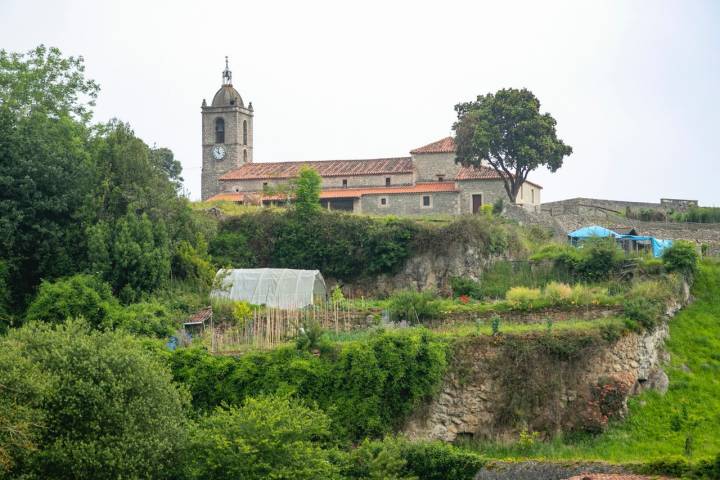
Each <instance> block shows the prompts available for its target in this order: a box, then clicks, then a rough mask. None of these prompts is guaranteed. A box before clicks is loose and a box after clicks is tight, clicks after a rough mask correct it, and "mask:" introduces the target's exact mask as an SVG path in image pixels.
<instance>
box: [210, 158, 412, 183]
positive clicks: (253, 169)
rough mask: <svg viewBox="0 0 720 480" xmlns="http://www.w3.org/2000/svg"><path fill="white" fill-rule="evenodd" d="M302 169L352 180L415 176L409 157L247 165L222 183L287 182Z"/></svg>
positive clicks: (227, 176) (224, 178)
mask: <svg viewBox="0 0 720 480" xmlns="http://www.w3.org/2000/svg"><path fill="white" fill-rule="evenodd" d="M302 166H309V167H312V168H314V169H315V170H317V172H318V173H319V174H320V176H322V177H349V176H353V175H391V174H398V173H412V171H413V165H412V159H411V158H410V157H397V158H375V159H370V160H319V161H312V162H267V163H246V164H245V165H243V166H242V167H240V168H238V169H237V170H232V171H230V172H228V173H226V174H225V175H223V176H222V177H220V180H250V179H257V180H260V179H273V178H277V179H287V178H294V177H297V175H298V171H299V170H300V167H302Z"/></svg>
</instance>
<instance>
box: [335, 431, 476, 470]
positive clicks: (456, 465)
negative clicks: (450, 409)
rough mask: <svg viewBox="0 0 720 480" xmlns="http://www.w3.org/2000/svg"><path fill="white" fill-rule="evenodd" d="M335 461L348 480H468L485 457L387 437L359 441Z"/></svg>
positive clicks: (449, 447) (446, 446)
mask: <svg viewBox="0 0 720 480" xmlns="http://www.w3.org/2000/svg"><path fill="white" fill-rule="evenodd" d="M338 463H339V464H340V465H342V469H341V473H342V475H343V477H344V478H347V479H381V478H382V479H393V480H404V479H407V480H411V479H422V480H445V479H453V480H470V479H472V478H474V477H475V475H476V474H477V472H478V471H479V470H480V469H481V468H482V466H483V465H484V464H485V460H483V459H482V457H481V456H480V455H479V454H477V453H474V452H469V451H466V450H461V449H459V448H457V447H454V446H452V445H449V444H447V443H444V442H439V441H435V442H428V441H422V442H410V441H408V440H406V439H404V438H402V437H386V438H385V439H383V440H374V441H369V440H366V441H364V442H362V443H361V444H360V445H359V446H358V448H356V449H354V450H352V451H351V452H350V453H349V454H347V455H345V456H343V457H342V459H341V461H340V462H338Z"/></svg>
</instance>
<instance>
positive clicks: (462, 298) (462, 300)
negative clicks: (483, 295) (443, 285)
mask: <svg viewBox="0 0 720 480" xmlns="http://www.w3.org/2000/svg"><path fill="white" fill-rule="evenodd" d="M458 300H460V303H462V304H466V303H470V297H468V296H467V295H460V296H459V297H458Z"/></svg>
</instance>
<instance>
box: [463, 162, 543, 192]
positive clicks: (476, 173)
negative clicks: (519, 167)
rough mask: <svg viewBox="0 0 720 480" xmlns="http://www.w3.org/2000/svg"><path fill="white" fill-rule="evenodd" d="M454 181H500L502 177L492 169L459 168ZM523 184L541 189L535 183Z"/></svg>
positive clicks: (528, 181)
mask: <svg viewBox="0 0 720 480" xmlns="http://www.w3.org/2000/svg"><path fill="white" fill-rule="evenodd" d="M455 179H456V180H460V181H462V180H502V177H501V176H500V174H499V173H498V172H496V171H495V169H494V168H490V167H486V166H481V167H460V171H458V174H457V177H455ZM525 183H527V184H529V185H533V186H534V187H537V188H543V187H541V186H540V185H538V184H537V183H534V182H531V181H530V180H525Z"/></svg>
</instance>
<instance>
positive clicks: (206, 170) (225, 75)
mask: <svg viewBox="0 0 720 480" xmlns="http://www.w3.org/2000/svg"><path fill="white" fill-rule="evenodd" d="M201 115H202V192H201V196H202V199H203V200H207V199H208V198H210V197H212V196H213V195H215V194H217V193H220V191H221V185H220V182H219V180H218V179H219V178H220V177H221V176H223V175H224V174H226V173H227V172H229V171H232V170H235V169H237V168H240V167H241V166H242V165H244V164H246V163H251V162H252V161H253V106H252V102H250V103H249V104H248V106H247V107H245V104H244V103H243V99H242V97H241V96H240V94H239V93H238V91H237V90H235V88H234V87H233V85H232V72H231V71H230V67H229V66H228V58H227V57H225V70H223V72H222V86H221V87H220V90H218V91H217V93H215V96H214V97H213V99H212V103H211V104H210V105H208V104H207V102H206V101H205V99H203V102H202V107H201Z"/></svg>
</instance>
